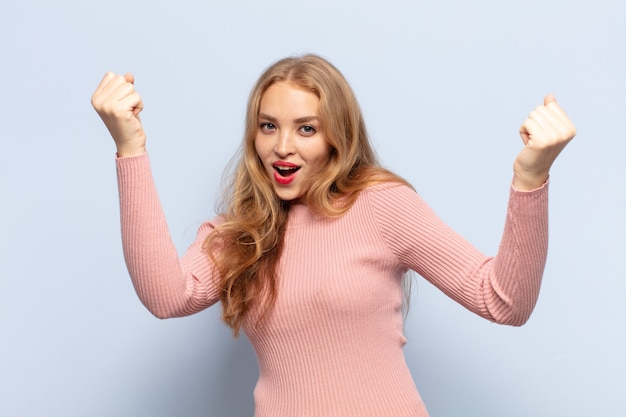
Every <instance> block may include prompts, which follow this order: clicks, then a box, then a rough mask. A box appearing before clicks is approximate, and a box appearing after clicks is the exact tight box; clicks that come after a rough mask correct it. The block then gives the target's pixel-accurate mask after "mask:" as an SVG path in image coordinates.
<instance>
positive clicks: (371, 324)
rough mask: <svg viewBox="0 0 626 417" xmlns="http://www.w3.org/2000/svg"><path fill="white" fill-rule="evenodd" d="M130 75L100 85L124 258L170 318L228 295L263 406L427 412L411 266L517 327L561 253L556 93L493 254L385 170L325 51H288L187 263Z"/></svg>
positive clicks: (259, 92)
mask: <svg viewBox="0 0 626 417" xmlns="http://www.w3.org/2000/svg"><path fill="white" fill-rule="evenodd" d="M133 82H134V80H133V77H132V75H130V74H126V75H125V76H118V75H114V74H111V73H108V74H106V75H105V76H104V78H103V80H102V82H101V83H100V85H99V86H98V88H97V90H96V91H95V93H94V95H93V97H92V104H93V106H94V107H95V109H96V111H97V112H98V113H99V115H100V116H101V118H102V119H103V121H104V123H105V124H106V126H107V128H108V129H109V131H110V133H111V135H112V136H113V139H114V141H115V143H116V145H117V152H118V159H117V166H118V179H119V187H120V199H121V219H122V236H123V246H124V254H125V257H126V261H127V265H128V269H129V272H130V275H131V277H132V279H133V283H134V285H135V288H136V290H137V293H138V295H139V297H140V299H141V300H142V302H143V303H144V304H145V305H146V307H147V308H148V309H149V310H150V311H151V312H152V313H153V314H154V315H156V316H157V317H160V318H166V317H178V316H185V315H189V314H193V313H195V312H198V311H200V310H202V309H204V308H206V307H208V306H210V305H212V304H214V303H216V302H217V301H221V304H222V308H223V318H224V320H225V322H226V323H227V324H228V325H230V326H231V327H232V329H233V332H234V333H235V334H237V333H238V331H239V330H240V328H243V329H244V330H245V332H246V334H247V336H248V337H249V339H250V342H251V343H252V345H253V347H254V349H255V351H256V354H257V357H258V360H259V369H260V376H259V380H258V383H257V386H256V388H255V392H254V396H255V404H256V411H255V415H256V416H257V417H265V416H272V417H276V416H316V417H320V416H377V417H380V416H394V417H400V416H427V415H428V413H427V411H426V408H425V406H424V405H423V403H422V401H421V399H420V396H419V394H418V392H417V390H416V388H415V385H414V383H413V380H412V377H411V375H410V372H409V370H408V368H407V366H406V363H405V360H404V356H403V351H402V347H403V345H404V344H405V342H406V340H405V339H404V336H403V333H402V322H403V317H402V304H403V295H404V294H403V286H402V280H403V275H404V273H405V272H406V271H407V270H408V269H412V270H414V271H416V272H418V273H419V274H420V275H422V276H423V277H424V278H426V279H428V280H429V281H430V282H432V283H433V284H434V285H436V286H437V287H439V288H440V289H441V290H442V291H444V292H445V293H446V294H447V295H449V296H450V297H451V298H453V299H454V300H456V301H457V302H459V303H461V304H462V305H463V306H465V307H466V308H468V309H469V310H471V311H473V312H474V313H476V314H479V315H480V316H482V317H485V318H486V319H488V320H491V321H494V322H498V323H503V324H510V325H515V326H519V325H522V324H524V323H525V322H526V320H527V319H528V317H529V316H530V314H531V312H532V309H533V307H534V305H535V302H536V300H537V296H538V293H539V287H540V283H541V276H542V273H543V268H544V265H545V260H546V251H547V193H548V191H547V178H548V172H549V170H550V166H551V165H552V163H553V162H554V160H555V158H556V157H557V155H558V154H559V152H560V151H561V150H562V149H563V147H565V145H566V144H567V143H568V141H569V140H571V139H572V138H573V136H574V134H575V129H574V126H573V125H572V123H571V122H570V121H569V119H568V118H567V116H566V115H565V113H564V112H563V111H562V110H561V108H560V107H559V105H558V104H557V103H556V101H555V99H554V97H552V96H551V95H549V96H547V97H546V98H545V100H544V104H543V105H542V106H539V107H537V109H535V110H534V111H533V112H532V113H531V114H530V116H529V118H528V119H527V120H526V121H525V122H524V124H523V125H522V128H521V129H520V134H521V137H522V140H523V142H524V144H525V146H524V148H523V150H522V151H521V152H520V154H519V156H518V157H517V158H516V160H515V163H514V176H513V184H512V188H511V191H510V201H509V207H508V213H507V220H506V224H505V230H504V234H503V237H502V242H501V244H500V249H499V251H498V254H497V256H495V257H487V256H485V255H483V254H482V253H480V252H479V251H478V250H477V249H475V248H474V247H473V246H472V245H471V244H469V243H468V242H466V241H465V240H464V239H463V238H461V237H460V236H459V235H458V234H456V233H455V232H454V231H452V230H451V229H450V228H449V227H447V226H446V225H445V224H443V223H442V222H441V220H439V219H438V218H437V216H436V215H435V214H434V213H433V212H432V211H431V210H430V209H429V208H428V206H427V205H426V204H425V203H424V202H423V201H422V200H421V198H420V197H419V196H418V195H417V194H416V193H415V192H414V191H413V190H412V189H411V188H410V186H408V184H407V183H406V181H404V180H403V179H401V178H399V177H398V176H396V175H394V174H392V173H391V172H389V171H386V170H384V169H382V168H381V167H379V165H378V163H377V161H376V158H375V156H374V153H373V151H372V148H371V146H370V144H369V141H368V137H367V133H366V130H365V125H364V122H363V119H362V116H361V112H360V110H359V106H358V104H357V101H356V99H355V97H354V95H353V93H352V91H351V89H350V87H349V85H348V83H347V82H346V80H345V79H344V78H343V76H342V75H341V74H340V73H339V71H337V69H336V68H334V67H333V66H332V65H331V64H330V63H328V62H327V61H325V60H324V59H322V58H320V57H317V56H314V55H306V56H303V57H299V58H286V59H283V60H281V61H278V62H277V63H275V64H274V65H272V66H271V67H269V68H268V69H267V70H266V72H265V73H264V74H263V75H261V77H260V79H259V80H258V82H257V84H256V86H255V87H254V89H253V90H252V93H251V95H250V99H249V103H248V110H247V119H246V130H245V136H244V141H243V146H242V154H241V158H240V161H239V165H238V167H237V169H236V171H235V173H234V175H233V178H232V186H231V187H230V188H229V190H231V193H230V194H229V195H227V196H225V202H226V208H225V210H224V211H223V213H221V215H220V216H219V217H217V218H216V219H215V220H213V221H211V222H207V223H205V224H203V225H202V226H201V227H200V229H199V231H198V235H197V238H196V240H195V242H194V243H193V244H192V245H191V247H190V248H189V249H188V251H187V252H186V253H185V255H184V256H183V257H182V258H181V259H180V260H179V258H178V255H177V254H176V250H175V248H174V246H173V244H172V242H171V240H170V237H169V232H168V229H167V226H166V222H165V217H164V215H163V212H162V210H161V207H160V204H159V202H158V197H157V193H156V190H155V187H154V184H153V181H152V176H151V173H150V167H149V161H148V157H147V154H146V150H145V142H146V137H145V134H144V131H143V129H142V126H141V122H140V119H139V113H140V112H141V110H142V108H143V104H142V101H141V97H140V96H139V95H138V94H137V93H136V92H135V90H134V86H133Z"/></svg>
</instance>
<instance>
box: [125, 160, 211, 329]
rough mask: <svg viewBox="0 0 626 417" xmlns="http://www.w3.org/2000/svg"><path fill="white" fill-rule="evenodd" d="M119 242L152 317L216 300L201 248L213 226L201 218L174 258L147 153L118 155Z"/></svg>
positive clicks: (181, 313)
mask: <svg viewBox="0 0 626 417" xmlns="http://www.w3.org/2000/svg"><path fill="white" fill-rule="evenodd" d="M116 164H117V178H118V186H119V196H120V217H121V227H122V246H123V249H124V258H125V259H126V266H127V267H128V272H129V273H130V276H131V279H132V282H133V285H134V287H135V290H136V291H137V295H138V296H139V298H140V300H141V302H142V303H143V304H144V305H145V306H146V308H147V309H148V310H149V311H150V312H151V313H152V314H154V315H155V316H156V317H158V318H169V317H180V316H186V315H190V314H193V313H196V312H198V311H200V310H202V309H204V308H206V307H208V306H210V305H212V304H214V303H215V302H216V301H217V300H218V290H217V286H216V285H215V282H214V281H215V280H214V278H213V270H214V268H213V264H212V262H211V261H210V258H209V256H208V255H207V254H206V253H205V252H204V251H203V249H202V246H203V243H204V240H205V239H206V237H207V236H208V234H209V233H211V231H212V230H213V228H214V225H213V223H204V224H203V225H202V226H201V227H200V229H199V230H198V235H197V237H196V240H195V241H194V242H193V244H192V245H191V246H190V247H189V249H188V250H187V252H186V253H185V255H184V256H183V257H182V258H181V259H179V257H178V253H177V251H176V248H175V246H174V244H173V242H172V239H171V237H170V233H169V230H168V227H167V223H166V220H165V215H164V213H163V209H162V208H161V204H160V202H159V198H158V195H157V191H156V187H155V185H154V181H153V178H152V173H151V170H150V161H149V159H148V155H147V154H144V155H141V156H136V157H125V158H118V159H117V160H116Z"/></svg>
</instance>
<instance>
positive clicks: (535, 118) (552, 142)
mask: <svg viewBox="0 0 626 417" xmlns="http://www.w3.org/2000/svg"><path fill="white" fill-rule="evenodd" d="M575 135H576V128H575V127H574V124H573V123H572V122H571V120H570V119H569V118H568V117H567V115H566V114H565V112H564V111H563V109H561V106H559V104H558V103H557V102H556V99H555V98H554V96H553V95H552V94H548V95H547V96H546V97H545V98H544V100H543V105H542V106H539V107H537V108H536V109H535V110H533V111H532V112H531V113H530V115H529V116H528V119H526V120H525V121H524V123H523V124H522V127H521V128H520V136H521V137H522V141H523V142H524V145H525V146H524V149H522V151H521V152H520V153H519V155H518V156H517V158H516V159H515V163H514V165H513V172H514V177H513V187H515V188H516V189H518V190H532V189H534V188H537V187H540V186H541V185H542V184H543V183H544V182H545V180H546V179H547V178H548V174H549V172H550V167H551V166H552V163H553V162H554V160H555V159H556V157H557V156H558V155H559V153H560V152H561V151H562V150H563V148H565V146H566V145H567V144H568V143H569V141H570V140H572V139H573V138H574V136H575Z"/></svg>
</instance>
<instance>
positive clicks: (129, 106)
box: [91, 72, 146, 157]
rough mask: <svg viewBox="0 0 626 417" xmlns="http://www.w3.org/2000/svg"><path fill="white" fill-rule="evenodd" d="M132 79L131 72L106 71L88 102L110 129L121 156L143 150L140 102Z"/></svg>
mask: <svg viewBox="0 0 626 417" xmlns="http://www.w3.org/2000/svg"><path fill="white" fill-rule="evenodd" d="M134 83H135V78H134V77H133V75H132V74H130V73H126V74H125V75H115V74H113V73H112V72H108V73H106V74H105V75H104V77H103V78H102V81H100V84H99V85H98V88H96V91H95V92H94V93H93V96H92V97H91V104H92V105H93V107H94V109H96V112H98V115H99V116H100V118H101V119H102V121H103V122H104V124H105V125H106V127H107V129H109V133H111V136H112V137H113V140H114V141H115V145H116V146H117V154H118V156H120V157H122V156H133V155H140V154H142V153H145V152H146V134H145V133H144V131H143V127H142V126H141V119H140V118H139V113H140V112H141V110H143V103H142V101H141V96H140V95H139V94H138V93H137V92H136V91H135V86H134Z"/></svg>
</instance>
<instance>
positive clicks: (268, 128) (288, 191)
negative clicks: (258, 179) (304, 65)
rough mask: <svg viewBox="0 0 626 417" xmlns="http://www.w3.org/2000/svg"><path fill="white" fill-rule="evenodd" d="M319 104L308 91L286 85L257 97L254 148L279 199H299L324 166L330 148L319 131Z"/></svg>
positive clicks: (289, 84) (273, 86)
mask: <svg viewBox="0 0 626 417" xmlns="http://www.w3.org/2000/svg"><path fill="white" fill-rule="evenodd" d="M319 102H320V100H319V98H317V96H316V95H315V94H313V93H312V92H311V91H309V90H306V89H304V88H302V87H300V86H297V85H295V84H292V83H286V82H279V83H276V84H273V85H271V86H270V87H269V88H268V89H267V91H266V92H265V93H264V94H263V97H262V98H261V103H260V108H259V127H258V130H257V135H256V138H255V140H254V146H255V149H256V151H257V154H258V155H259V157H260V159H261V161H262V162H263V166H264V167H265V170H266V172H267V175H268V176H269V177H270V179H271V180H272V186H273V187H274V192H275V193H276V195H277V196H278V197H279V198H281V199H283V200H286V201H293V200H297V199H299V198H300V197H302V195H304V193H305V192H306V191H307V189H308V187H309V185H310V183H311V179H312V177H313V176H314V175H315V174H317V173H318V172H320V171H321V170H322V168H323V167H324V166H325V165H326V164H327V163H328V159H329V157H330V151H331V148H330V145H329V144H328V141H327V140H326V136H325V135H324V133H323V131H322V126H321V122H320V119H319V112H318V108H319ZM285 168H290V170H285ZM296 169H297V171H295V170H296ZM281 172H282V173H283V174H282V175H281V174H280V173H281Z"/></svg>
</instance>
